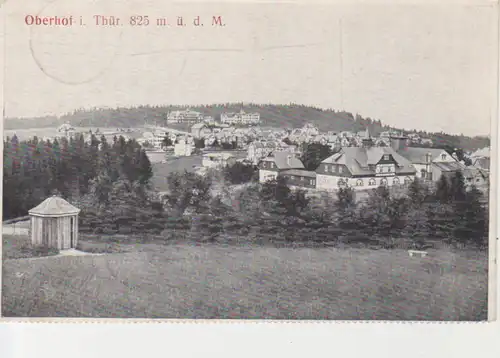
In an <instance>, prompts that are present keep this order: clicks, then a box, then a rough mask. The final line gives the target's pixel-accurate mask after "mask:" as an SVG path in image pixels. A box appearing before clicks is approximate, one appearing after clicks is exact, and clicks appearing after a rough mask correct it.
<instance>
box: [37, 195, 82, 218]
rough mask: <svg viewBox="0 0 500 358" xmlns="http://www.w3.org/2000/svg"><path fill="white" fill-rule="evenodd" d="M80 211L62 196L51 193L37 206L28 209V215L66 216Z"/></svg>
mask: <svg viewBox="0 0 500 358" xmlns="http://www.w3.org/2000/svg"><path fill="white" fill-rule="evenodd" d="M79 212H80V209H78V208H77V207H75V206H73V205H71V204H70V203H68V202H67V201H66V200H64V199H63V198H60V197H58V196H56V195H53V196H51V197H49V198H47V199H45V200H44V201H42V202H41V203H40V204H39V205H38V206H36V207H34V208H33V209H31V210H30V211H29V214H30V215H35V216H54V217H58V216H67V215H76V214H78V213H79Z"/></svg>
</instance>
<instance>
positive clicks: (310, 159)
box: [300, 143, 334, 170]
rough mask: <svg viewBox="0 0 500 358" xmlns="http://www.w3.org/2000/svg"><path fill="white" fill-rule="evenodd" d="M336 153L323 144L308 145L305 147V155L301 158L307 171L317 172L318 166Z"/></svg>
mask: <svg viewBox="0 0 500 358" xmlns="http://www.w3.org/2000/svg"><path fill="white" fill-rule="evenodd" d="M333 154H334V152H333V150H332V149H331V148H330V146H328V145H324V144H321V143H309V144H308V143H306V144H304V146H303V153H302V155H301V157H300V160H301V161H302V163H304V166H305V167H306V169H307V170H316V168H317V167H318V165H319V164H320V163H321V162H322V161H323V160H325V159H326V158H328V157H329V156H331V155H333Z"/></svg>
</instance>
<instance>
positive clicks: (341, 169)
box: [339, 165, 344, 173]
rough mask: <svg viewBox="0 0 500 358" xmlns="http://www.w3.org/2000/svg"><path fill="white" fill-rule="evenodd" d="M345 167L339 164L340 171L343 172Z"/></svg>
mask: <svg viewBox="0 0 500 358" xmlns="http://www.w3.org/2000/svg"><path fill="white" fill-rule="evenodd" d="M343 169H344V168H342V166H341V165H339V173H342V171H343Z"/></svg>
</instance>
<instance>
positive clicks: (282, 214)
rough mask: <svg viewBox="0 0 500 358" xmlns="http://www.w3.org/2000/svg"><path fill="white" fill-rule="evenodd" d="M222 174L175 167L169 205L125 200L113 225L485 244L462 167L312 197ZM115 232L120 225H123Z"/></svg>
mask: <svg viewBox="0 0 500 358" xmlns="http://www.w3.org/2000/svg"><path fill="white" fill-rule="evenodd" d="M228 173H230V171H229V168H226V171H225V175H224V176H225V177H226V182H227V183H228V184H231V183H233V182H232V181H231V180H228V179H229V178H231V177H232V176H230V175H228ZM249 177H250V176H249ZM220 180H221V178H217V180H213V178H212V177H211V176H210V175H208V176H200V175H197V174H194V173H188V172H185V173H172V174H170V176H169V177H168V184H169V191H168V194H167V195H166V196H165V197H164V198H163V204H160V203H157V208H156V209H157V210H156V211H155V212H154V213H151V212H150V213H149V214H144V213H141V209H139V208H138V207H139V206H138V205H137V202H138V200H137V199H133V200H130V201H129V202H128V204H127V203H123V202H122V203H120V205H119V207H120V208H121V210H122V211H123V210H124V208H127V207H128V208H129V211H128V214H127V215H124V213H120V214H117V213H115V214H114V216H113V215H108V216H107V217H110V218H111V217H114V218H115V219H113V220H114V222H115V223H116V222H117V221H120V220H119V218H120V217H121V221H120V222H121V223H122V226H121V230H123V229H124V228H125V227H131V226H134V225H135V226H134V227H132V229H133V230H137V231H141V230H144V228H145V227H146V226H147V227H148V230H149V231H150V232H152V233H157V234H158V233H163V235H164V236H165V237H167V238H179V237H183V235H188V236H189V237H190V238H191V239H193V240H199V241H213V240H225V239H238V240H243V241H260V240H272V241H276V240H277V241H281V242H309V241H318V242H335V241H337V240H343V241H347V242H353V241H356V242H364V243H375V242H376V243H377V244H378V245H380V246H384V247H391V245H393V244H394V242H396V241H397V240H398V239H404V240H405V241H406V242H407V243H411V244H412V245H413V247H415V248H423V247H425V245H426V244H428V243H429V240H440V241H443V242H447V243H452V244H453V243H460V244H465V245H470V244H473V245H479V246H484V245H485V244H486V243H487V233H488V213H487V208H486V207H485V205H484V204H483V198H482V194H481V193H480V192H479V191H478V190H477V189H475V188H472V190H469V191H466V190H465V186H464V182H463V177H462V176H461V174H460V173H457V174H456V175H455V176H454V177H452V178H447V177H442V178H441V179H440V181H439V182H438V185H437V186H436V187H435V188H429V187H428V186H426V185H424V184H423V183H422V182H420V181H419V180H415V181H414V182H413V183H412V184H411V185H410V186H409V187H408V188H407V189H406V190H405V191H404V192H400V193H395V192H392V191H391V190H390V189H389V188H387V187H379V188H377V189H375V190H372V191H371V192H369V194H368V197H367V198H366V199H365V200H356V194H355V192H354V191H353V190H352V189H349V188H345V189H341V190H339V191H338V192H337V195H336V197H335V196H332V195H320V196H318V197H312V196H309V195H307V194H306V192H304V191H302V190H295V189H294V190H292V189H290V188H289V186H288V185H287V183H286V180H285V179H283V178H281V177H278V179H277V180H272V181H268V182H266V183H263V184H262V183H258V182H255V181H250V182H248V181H247V180H244V181H243V182H246V183H247V184H246V185H245V186H243V188H242V189H241V190H239V191H237V192H228V191H226V190H224V188H222V189H221V185H220ZM238 182H239V181H238ZM215 187H217V190H215V189H214V188H215ZM226 189H227V187H226ZM131 192H133V191H131ZM141 217H142V219H141ZM138 220H139V221H140V220H143V223H142V224H140V223H138ZM134 223H135V224H134ZM113 225H115V224H113ZM99 230H101V229H99ZM113 230H115V231H116V230H120V226H119V225H115V226H114V227H113V228H111V231H113ZM127 230H128V229H127Z"/></svg>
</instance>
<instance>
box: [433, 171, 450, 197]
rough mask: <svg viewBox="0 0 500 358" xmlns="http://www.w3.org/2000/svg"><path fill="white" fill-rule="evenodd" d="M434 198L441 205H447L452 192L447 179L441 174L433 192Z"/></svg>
mask: <svg viewBox="0 0 500 358" xmlns="http://www.w3.org/2000/svg"><path fill="white" fill-rule="evenodd" d="M434 196H435V198H436V199H437V200H438V201H439V202H441V203H448V202H450V200H451V196H452V192H451V185H450V182H449V181H448V178H447V177H446V176H445V175H444V174H443V175H441V177H440V178H439V180H438V182H437V184H436V190H435V192H434Z"/></svg>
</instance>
